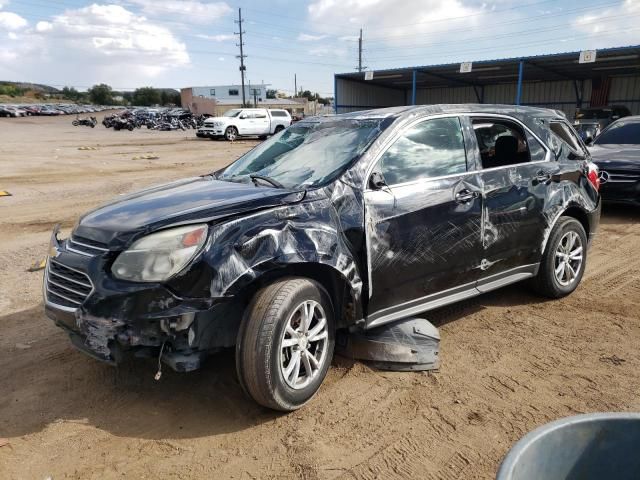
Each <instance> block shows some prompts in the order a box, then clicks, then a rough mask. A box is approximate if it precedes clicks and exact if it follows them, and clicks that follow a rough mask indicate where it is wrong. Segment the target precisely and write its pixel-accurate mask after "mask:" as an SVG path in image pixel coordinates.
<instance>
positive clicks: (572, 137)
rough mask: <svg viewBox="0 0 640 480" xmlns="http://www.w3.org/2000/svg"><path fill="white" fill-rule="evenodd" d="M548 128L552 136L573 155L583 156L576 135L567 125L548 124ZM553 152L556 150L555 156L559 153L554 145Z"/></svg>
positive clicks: (559, 123)
mask: <svg viewBox="0 0 640 480" xmlns="http://www.w3.org/2000/svg"><path fill="white" fill-rule="evenodd" d="M549 128H550V129H551V131H552V132H553V134H554V135H555V136H556V137H557V138H559V139H560V140H561V142H562V144H564V145H566V146H567V147H569V150H570V151H571V152H573V153H574V154H575V155H580V156H582V155H584V154H585V151H584V149H583V148H582V143H581V142H580V139H579V138H578V135H576V133H575V132H574V131H573V129H572V128H571V127H570V126H569V125H567V124H566V123H565V122H550V123H549ZM554 150H556V152H555V153H556V155H557V154H559V153H560V151H559V150H558V149H557V148H556V146H555V145H554Z"/></svg>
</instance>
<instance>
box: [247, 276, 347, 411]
mask: <svg viewBox="0 0 640 480" xmlns="http://www.w3.org/2000/svg"><path fill="white" fill-rule="evenodd" d="M334 345H335V329H334V319H333V309H332V307H331V301H330V299H329V296H328V294H327V292H326V291H325V289H324V288H322V286H320V285H319V284H318V283H316V282H314V281H312V280H308V279H305V278H286V279H282V280H278V281H276V282H274V283H273V284H271V285H269V286H267V287H265V288H263V289H261V290H259V291H258V292H257V293H256V294H255V296H254V297H253V300H252V301H251V303H250V304H249V306H248V308H247V309H246V311H245V314H244V318H243V320H242V324H241V326H240V331H239V332H238V340H237V344H236V369H237V372H238V379H239V381H240V384H241V385H242V387H243V389H244V390H245V391H246V392H247V393H248V394H249V396H251V397H252V398H253V399H254V400H255V401H256V402H257V403H259V404H260V405H263V406H265V407H268V408H272V409H274V410H280V411H283V412H290V411H293V410H296V409H298V408H300V407H302V406H303V405H304V404H305V403H307V402H308V401H309V400H310V399H311V398H312V397H313V396H314V395H315V393H316V392H317V391H318V389H319V387H320V384H321V383H322V381H323V380H324V377H325V376H326V374H327V370H328V369H329V366H330V364H331V359H332V357H333V349H334Z"/></svg>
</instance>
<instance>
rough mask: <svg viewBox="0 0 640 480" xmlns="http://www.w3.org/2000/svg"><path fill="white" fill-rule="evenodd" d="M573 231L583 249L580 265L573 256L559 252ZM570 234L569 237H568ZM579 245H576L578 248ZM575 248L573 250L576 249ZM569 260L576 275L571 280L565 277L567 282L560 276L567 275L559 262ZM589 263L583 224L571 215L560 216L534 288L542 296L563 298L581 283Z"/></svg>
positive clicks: (535, 279) (552, 232)
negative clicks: (563, 255)
mask: <svg viewBox="0 0 640 480" xmlns="http://www.w3.org/2000/svg"><path fill="white" fill-rule="evenodd" d="M571 232H573V233H574V234H575V235H577V237H575V238H576V241H578V240H579V242H580V245H579V247H580V248H582V250H581V257H580V258H581V261H580V264H579V266H578V265H577V264H576V263H571V262H575V261H573V260H570V259H571V258H572V257H565V258H562V257H559V255H562V253H559V249H560V248H561V245H563V244H561V242H564V241H565V239H566V238H569V237H571V236H572V235H571ZM567 236H568V237H567ZM577 248H578V246H576V247H575V249H577ZM575 249H573V250H572V251H575ZM565 260H567V261H568V262H569V264H570V266H571V270H570V272H574V271H575V277H573V278H572V279H571V280H570V281H569V277H567V278H565V282H568V283H566V284H563V282H562V281H561V280H560V279H559V278H558V275H561V276H562V275H565V273H563V270H564V269H560V266H559V263H562V262H564V261H565ZM586 263H587V234H586V233H585V231H584V227H583V226H582V224H581V223H580V222H579V221H578V220H576V219H575V218H571V217H560V219H558V221H557V222H556V225H555V226H554V227H553V230H552V231H551V234H550V235H549V240H548V241H547V246H546V247H545V251H544V254H543V256H542V261H541V262H540V270H539V271H538V275H537V276H536V277H535V278H534V279H533V281H532V284H533V288H534V290H535V291H536V292H537V293H539V294H540V295H542V296H545V297H548V298H562V297H565V296H567V295H569V294H570V293H572V292H573V291H574V290H575V289H576V288H577V287H578V285H579V284H580V281H581V280H582V276H583V274H584V269H585V266H586ZM557 269H560V273H559V274H557V273H556V270H557Z"/></svg>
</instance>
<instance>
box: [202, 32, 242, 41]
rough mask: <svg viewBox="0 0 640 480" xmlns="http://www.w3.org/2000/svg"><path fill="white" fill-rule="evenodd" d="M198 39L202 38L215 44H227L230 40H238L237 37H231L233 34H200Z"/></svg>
mask: <svg viewBox="0 0 640 480" xmlns="http://www.w3.org/2000/svg"><path fill="white" fill-rule="evenodd" d="M196 36H197V37H198V38H202V39H204V40H211V41H213V42H226V41H229V40H234V39H235V38H236V36H235V35H231V34H224V33H223V34H219V35H204V34H198V35H196Z"/></svg>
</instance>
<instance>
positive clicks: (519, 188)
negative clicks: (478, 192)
mask: <svg viewBox="0 0 640 480" xmlns="http://www.w3.org/2000/svg"><path fill="white" fill-rule="evenodd" d="M466 121H467V122H470V124H471V128H472V129H473V131H474V133H475V140H476V143H477V147H476V148H477V155H479V157H480V163H481V166H480V171H479V176H480V185H481V188H482V197H483V198H482V201H483V202H482V203H483V209H482V219H481V231H482V234H481V252H482V253H481V259H480V278H479V281H478V289H479V290H480V291H483V290H488V289H491V288H496V287H497V286H499V285H500V284H501V283H509V282H510V281H513V280H515V279H517V278H520V277H522V278H525V277H527V276H530V275H531V273H532V272H533V271H535V268H536V264H537V263H538V262H539V260H540V255H541V253H542V252H541V245H542V239H543V235H544V229H545V226H546V219H545V218H544V216H543V209H544V205H545V199H546V194H547V192H548V190H549V189H548V185H549V183H550V182H551V181H553V178H554V176H555V175H556V174H557V173H558V171H559V166H558V164H557V162H556V161H555V158H553V157H552V156H551V154H550V152H549V150H548V149H547V148H546V147H545V146H544V144H543V143H542V142H541V141H540V140H539V139H538V138H536V137H535V135H534V134H533V133H532V132H531V131H530V130H529V129H527V128H526V127H525V126H524V125H523V124H522V123H520V122H519V121H517V120H515V119H513V118H510V117H507V116H501V115H495V116H487V115H484V116H474V115H471V116H469V117H467V119H466Z"/></svg>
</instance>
